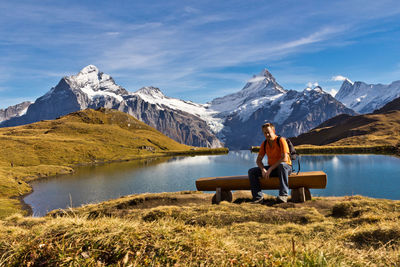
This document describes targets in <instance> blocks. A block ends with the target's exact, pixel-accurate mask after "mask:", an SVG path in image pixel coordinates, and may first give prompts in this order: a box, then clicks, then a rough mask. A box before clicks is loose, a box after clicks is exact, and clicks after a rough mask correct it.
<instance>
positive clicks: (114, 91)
mask: <svg viewBox="0 0 400 267" xmlns="http://www.w3.org/2000/svg"><path fill="white" fill-rule="evenodd" d="M65 79H66V81H67V83H69V85H70V86H71V88H73V89H79V90H81V91H82V92H84V93H85V94H86V95H87V96H88V97H89V99H90V100H93V99H95V98H98V97H106V96H110V97H114V98H115V99H117V100H118V101H120V102H121V101H123V97H122V96H121V95H124V94H128V91H126V90H125V89H124V88H122V87H121V86H119V85H117V84H115V82H114V80H113V79H112V78H111V76H110V75H108V74H104V73H102V72H100V71H99V69H98V68H97V67H96V66H94V65H89V66H86V67H85V68H83V69H82V70H81V71H80V72H79V73H78V74H77V75H72V76H69V77H66V78H65Z"/></svg>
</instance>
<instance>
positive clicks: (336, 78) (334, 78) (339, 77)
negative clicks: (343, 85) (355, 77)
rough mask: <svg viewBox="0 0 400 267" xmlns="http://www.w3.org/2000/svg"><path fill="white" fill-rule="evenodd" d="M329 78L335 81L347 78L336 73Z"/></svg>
mask: <svg viewBox="0 0 400 267" xmlns="http://www.w3.org/2000/svg"><path fill="white" fill-rule="evenodd" d="M331 80H332V81H335V82H337V81H345V80H348V78H347V77H344V76H342V75H337V76H333V77H332V79H331Z"/></svg>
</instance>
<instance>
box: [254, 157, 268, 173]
mask: <svg viewBox="0 0 400 267" xmlns="http://www.w3.org/2000/svg"><path fill="white" fill-rule="evenodd" d="M263 158H264V156H261V155H260V154H258V156H257V160H256V163H257V166H258V168H260V170H261V176H262V178H266V176H265V175H266V174H267V170H266V169H265V167H264V164H263V163H262V160H263Z"/></svg>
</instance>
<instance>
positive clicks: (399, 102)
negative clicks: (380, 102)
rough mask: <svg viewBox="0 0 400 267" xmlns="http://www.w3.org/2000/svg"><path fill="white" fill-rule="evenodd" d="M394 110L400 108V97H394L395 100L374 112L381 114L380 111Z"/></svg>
mask: <svg viewBox="0 0 400 267" xmlns="http://www.w3.org/2000/svg"><path fill="white" fill-rule="evenodd" d="M392 110H400V97H398V98H396V99H394V100H393V101H390V102H389V103H387V104H386V105H384V106H383V107H382V108H380V109H377V110H375V111H374V113H377V114H380V113H386V112H389V111H392Z"/></svg>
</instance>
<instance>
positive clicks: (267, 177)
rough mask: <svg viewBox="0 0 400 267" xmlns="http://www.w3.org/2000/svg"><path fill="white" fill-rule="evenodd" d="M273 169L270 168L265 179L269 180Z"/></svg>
mask: <svg viewBox="0 0 400 267" xmlns="http://www.w3.org/2000/svg"><path fill="white" fill-rule="evenodd" d="M271 172H272V169H271V168H268V170H267V173H266V174H265V178H266V179H269V176H270V175H271Z"/></svg>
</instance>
